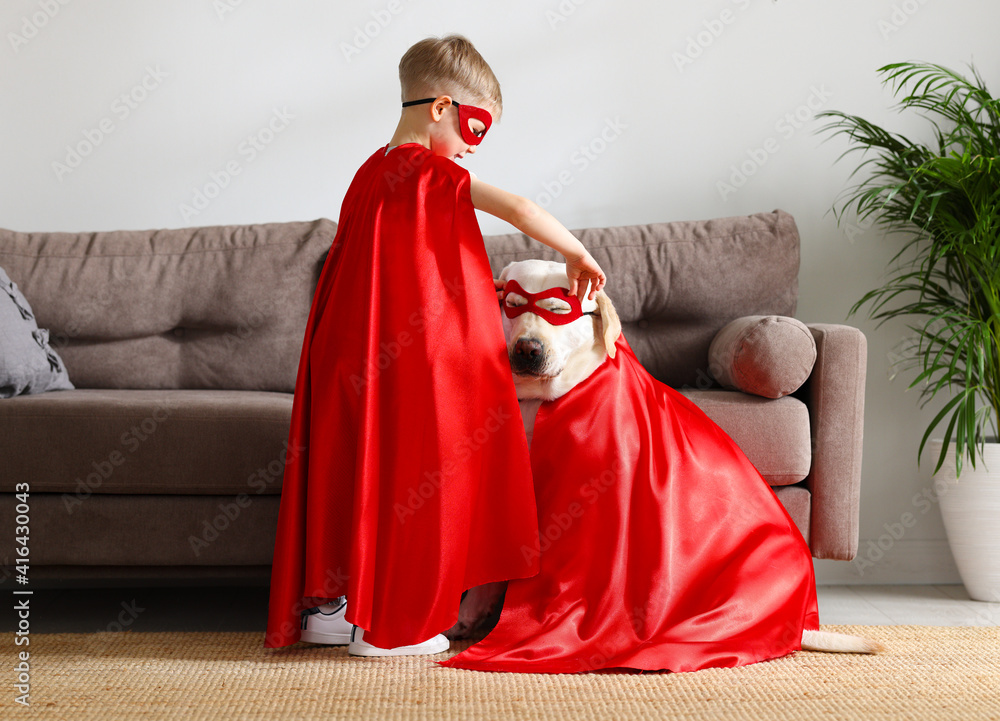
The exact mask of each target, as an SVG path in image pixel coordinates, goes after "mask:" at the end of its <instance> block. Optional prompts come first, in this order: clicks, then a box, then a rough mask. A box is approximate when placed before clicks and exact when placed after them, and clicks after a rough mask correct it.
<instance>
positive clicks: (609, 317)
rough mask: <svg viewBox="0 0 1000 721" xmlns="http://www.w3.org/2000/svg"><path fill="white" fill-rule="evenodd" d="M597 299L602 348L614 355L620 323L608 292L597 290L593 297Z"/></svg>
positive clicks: (620, 330) (620, 328)
mask: <svg viewBox="0 0 1000 721" xmlns="http://www.w3.org/2000/svg"><path fill="white" fill-rule="evenodd" d="M594 300H595V301H597V309H598V310H599V311H601V331H602V333H603V335H604V350H606V351H607V352H608V355H609V356H610V357H612V358H614V357H615V341H617V340H618V336H620V335H621V334H622V323H621V321H620V320H618V313H617V312H616V311H615V306H614V305H613V304H612V303H611V299H610V298H609V297H608V294H607V293H605V292H604V291H603V290H599V291H597V295H596V296H595V297H594Z"/></svg>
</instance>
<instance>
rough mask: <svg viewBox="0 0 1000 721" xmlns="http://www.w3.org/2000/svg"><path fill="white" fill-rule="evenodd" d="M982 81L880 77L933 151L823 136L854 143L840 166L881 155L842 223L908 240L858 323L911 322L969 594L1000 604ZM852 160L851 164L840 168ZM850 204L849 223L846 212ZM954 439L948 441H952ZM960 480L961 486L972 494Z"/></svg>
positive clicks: (859, 131)
mask: <svg viewBox="0 0 1000 721" xmlns="http://www.w3.org/2000/svg"><path fill="white" fill-rule="evenodd" d="M969 68H970V70H971V72H972V79H971V80H970V79H968V78H966V77H963V76H962V75H960V74H958V73H956V72H954V71H952V70H949V69H948V68H945V67H942V66H940V65H932V64H923V63H909V62H908V63H893V64H890V65H886V66H884V67H882V68H879V70H878V72H879V73H880V74H881V75H882V76H883V79H882V82H883V84H890V83H891V87H892V89H893V95H894V96H895V97H900V96H902V97H901V99H900V100H899V104H898V106H897V109H898V110H899V111H900V112H903V111H917V112H921V113H922V114H923V116H924V117H925V118H926V119H927V120H928V121H929V122H930V123H931V125H932V126H933V135H934V141H933V144H932V145H928V144H924V143H921V142H916V141H913V140H910V139H908V138H906V137H904V136H903V135H900V134H899V133H893V132H889V131H887V130H884V129H883V128H881V127H879V126H877V125H875V124H873V123H870V122H868V121H867V120H864V119H863V118H860V117H857V116H854V115H848V114H846V113H843V112H840V111H836V110H831V111H826V112H822V113H819V114H818V116H817V117H822V118H829V119H831V120H830V122H829V124H827V125H826V126H824V127H823V128H821V132H830V133H831V134H832V135H846V136H847V138H848V140H849V142H850V147H849V148H848V150H846V151H845V152H844V153H843V154H842V155H841V156H840V157H841V158H843V157H844V156H845V155H847V154H848V153H851V152H854V151H861V152H862V155H868V154H869V153H870V154H871V155H870V157H868V158H867V159H866V160H864V162H862V163H861V164H860V165H859V166H858V167H857V168H855V170H854V172H853V173H852V174H851V177H853V176H854V175H855V174H857V173H858V172H859V171H861V170H862V169H865V170H866V171H868V172H867V177H866V179H865V180H863V181H862V182H861V183H860V184H858V185H856V186H854V187H852V188H850V189H849V190H848V191H847V192H846V193H845V195H844V196H842V197H841V198H838V200H837V201H835V203H834V207H833V210H834V213H835V215H836V217H837V220H838V223H839V222H841V221H842V220H843V217H844V213H845V212H846V211H847V210H848V209H849V208H851V207H854V208H855V209H856V212H857V216H858V219H859V221H865V220H866V219H869V217H870V218H871V219H872V221H873V225H874V226H875V227H878V228H882V229H885V230H886V231H889V232H897V233H898V232H902V233H903V234H904V237H905V240H904V241H903V242H902V244H901V247H900V248H899V252H898V253H897V254H896V255H895V256H894V257H893V259H892V261H891V263H890V266H891V267H890V269H889V272H888V273H887V276H886V277H887V280H886V281H885V283H884V284H883V285H882V286H881V287H878V288H875V289H873V290H871V291H869V292H867V293H866V294H865V295H864V296H863V297H862V298H861V299H860V300H859V301H858V302H857V303H855V305H854V306H853V307H852V308H851V314H852V315H853V314H854V313H856V312H857V311H858V310H859V309H860V308H861V307H862V306H867V307H868V314H869V317H870V318H872V319H877V320H878V321H879V325H881V324H882V323H884V322H886V321H888V320H890V319H894V318H901V319H905V320H906V321H907V322H908V327H909V328H910V330H911V331H912V333H913V336H912V338H913V344H912V349H911V352H909V353H907V354H905V355H904V358H903V360H902V367H903V368H904V369H906V368H908V369H911V370H916V376H915V377H914V379H913V381H912V383H910V388H915V387H919V388H920V400H921V403H920V405H921V407H923V406H924V405H926V404H927V403H928V402H930V400H931V399H933V398H935V397H936V396H937V395H938V394H939V393H940V394H942V398H945V399H947V402H946V403H945V404H944V407H943V408H941V410H940V412H938V413H937V414H935V416H934V417H933V419H931V421H930V422H929V424H928V426H927V429H926V431H925V432H924V434H923V437H922V439H921V441H920V447H919V450H918V462H919V456H920V455H921V454H922V453H923V450H924V446H925V445H926V444H927V442H928V440H930V439H931V436H932V435H934V434H935V430H938V432H939V433H940V438H934V439H933V440H931V448H932V451H933V453H934V455H936V457H937V464H936V466H935V468H934V474H935V476H934V478H935V489H936V491H937V494H938V497H939V498H940V501H941V503H940V506H941V513H942V516H943V518H944V523H945V529H946V531H947V534H948V540H949V544H950V545H951V549H952V553H953V554H954V556H955V561H956V564H957V565H958V569H959V572H960V573H961V575H962V580H963V581H964V583H965V586H966V588H967V590H968V591H969V595H970V596H971V597H972V598H974V599H977V600H984V601H996V600H1000V530H998V526H1000V524H998V523H997V522H998V521H1000V443H997V442H996V439H995V436H996V432H997V423H998V418H1000V100H998V99H997V98H994V97H993V96H992V95H991V94H990V93H989V91H988V90H987V88H986V85H985V83H984V81H983V79H982V77H981V76H980V75H979V73H978V72H977V71H976V69H975V68H974V67H973V66H972V65H970V66H969ZM838 160H839V158H838ZM838 205H839V212H838ZM939 429H943V432H941V430H939ZM959 479H961V480H960V481H959Z"/></svg>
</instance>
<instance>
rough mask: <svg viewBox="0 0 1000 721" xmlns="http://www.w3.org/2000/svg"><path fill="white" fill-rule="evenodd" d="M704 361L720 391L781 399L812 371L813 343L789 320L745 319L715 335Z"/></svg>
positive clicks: (773, 317) (805, 330) (809, 334)
mask: <svg viewBox="0 0 1000 721" xmlns="http://www.w3.org/2000/svg"><path fill="white" fill-rule="evenodd" d="M708 358H709V371H710V372H711V373H712V375H713V376H714V377H715V379H716V380H717V381H718V382H719V383H720V384H721V385H722V386H723V387H724V388H730V389H732V390H740V391H743V392H744V393H752V394H754V395H757V396H763V397H765V398H781V397H782V396H786V395H788V394H789V393H792V392H793V391H795V390H797V389H798V388H799V387H800V386H801V385H802V384H803V383H805V382H806V379H807V378H808V377H809V374H810V373H812V369H813V365H814V364H815V363H816V340H815V339H814V338H813V335H812V332H810V330H809V328H808V327H806V324H805V323H803V322H802V321H799V320H796V319H795V318H789V317H787V316H783V315H748V316H744V317H743V318H737V319H736V320H734V321H732V322H731V323H729V324H728V325H726V326H725V327H724V328H723V329H722V330H720V331H719V332H718V333H717V334H716V336H715V338H714V339H713V340H712V345H711V346H710V347H709V349H708Z"/></svg>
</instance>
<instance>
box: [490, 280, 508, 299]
mask: <svg viewBox="0 0 1000 721" xmlns="http://www.w3.org/2000/svg"><path fill="white" fill-rule="evenodd" d="M504 283H506V281H503V280H500V279H499V278H494V279H493V285H494V286H496V289H497V300H503V286H504Z"/></svg>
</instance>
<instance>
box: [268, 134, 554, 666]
mask: <svg viewBox="0 0 1000 721" xmlns="http://www.w3.org/2000/svg"><path fill="white" fill-rule="evenodd" d="M469 182H470V178H469V173H468V171H466V170H464V169H463V168H462V167H461V166H459V165H457V164H456V163H454V162H453V161H452V160H450V159H447V158H443V157H439V156H437V155H434V154H433V153H432V152H431V151H430V150H428V149H426V148H424V147H423V146H421V145H418V144H416V143H409V144H404V145H401V146H400V147H398V148H395V149H393V150H390V151H389V153H388V155H386V154H385V152H384V148H380V149H379V150H378V151H376V152H375V154H374V155H372V156H371V157H370V158H369V159H368V160H367V161H366V162H365V164H364V165H363V166H362V167H361V169H360V170H359V171H358V172H357V174H356V176H355V178H354V180H353V181H352V183H351V185H350V187H349V189H348V191H347V194H346V196H345V198H344V203H343V207H342V209H341V216H340V224H339V226H338V229H337V236H336V239H335V240H334V242H333V246H332V248H331V250H330V254H329V256H328V258H327V260H326V262H325V265H324V267H323V271H322V273H321V275H320V278H319V281H318V284H317V287H316V291H315V295H314V298H313V304H312V309H311V310H310V313H309V319H308V321H307V326H306V330H305V338H304V341H303V343H302V355H301V357H300V360H299V369H298V377H297V380H296V386H295V395H294V399H293V404H292V419H291V427H290V431H289V453H288V457H287V459H286V463H285V470H284V479H283V485H282V490H281V506H280V510H279V516H278V527H277V536H276V540H275V546H274V558H273V565H272V573H271V591H270V601H269V610H268V620H267V633H266V637H265V643H264V645H265V646H266V647H279V646H287V645H289V644H292V643H295V642H296V641H298V640H299V638H300V636H301V631H300V621H301V619H300V614H301V612H302V610H303V609H305V608H309V607H311V606H316V605H319V604H321V603H324V602H325V601H327V600H329V599H331V598H333V597H336V596H339V595H342V594H346V595H347V599H348V603H347V620H348V621H350V622H352V623H354V624H357V625H358V626H360V627H361V628H363V629H365V631H366V633H365V640H366V641H368V642H370V643H372V644H374V645H376V646H381V647H393V646H400V645H408V644H412V643H418V642H420V641H425V640H427V639H428V638H430V637H432V636H434V635H435V634H437V633H440V632H442V631H444V630H446V629H448V628H449V627H451V626H452V625H453V624H454V623H455V621H456V620H457V618H458V606H459V602H460V600H461V594H462V591H464V590H465V589H467V588H471V587H473V586H477V585H479V584H482V583H486V582H490V581H496V580H501V579H509V578H517V577H523V576H528V575H532V574H534V573H536V572H537V570H538V560H537V558H532V557H530V556H526V555H525V554H524V552H523V550H522V548H523V547H524V546H527V547H534V548H535V549H537V548H538V526H537V515H536V510H535V500H534V490H533V487H532V483H531V461H530V457H529V455H528V442H527V439H526V437H525V433H524V426H523V423H522V421H521V415H520V412H519V410H518V405H517V396H516V392H515V390H514V383H513V378H512V376H511V372H510V365H509V362H508V360H507V352H506V345H505V342H504V337H503V325H502V323H501V320H500V315H499V313H498V312H497V296H496V288H495V287H494V285H493V280H492V278H493V274H492V272H491V270H490V265H489V259H488V258H487V255H486V249H485V247H484V245H483V236H482V233H481V231H480V229H479V224H478V221H477V220H476V214H475V209H474V207H473V205H472V199H471V197H470V195H469ZM263 531H264V529H262V532H263Z"/></svg>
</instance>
